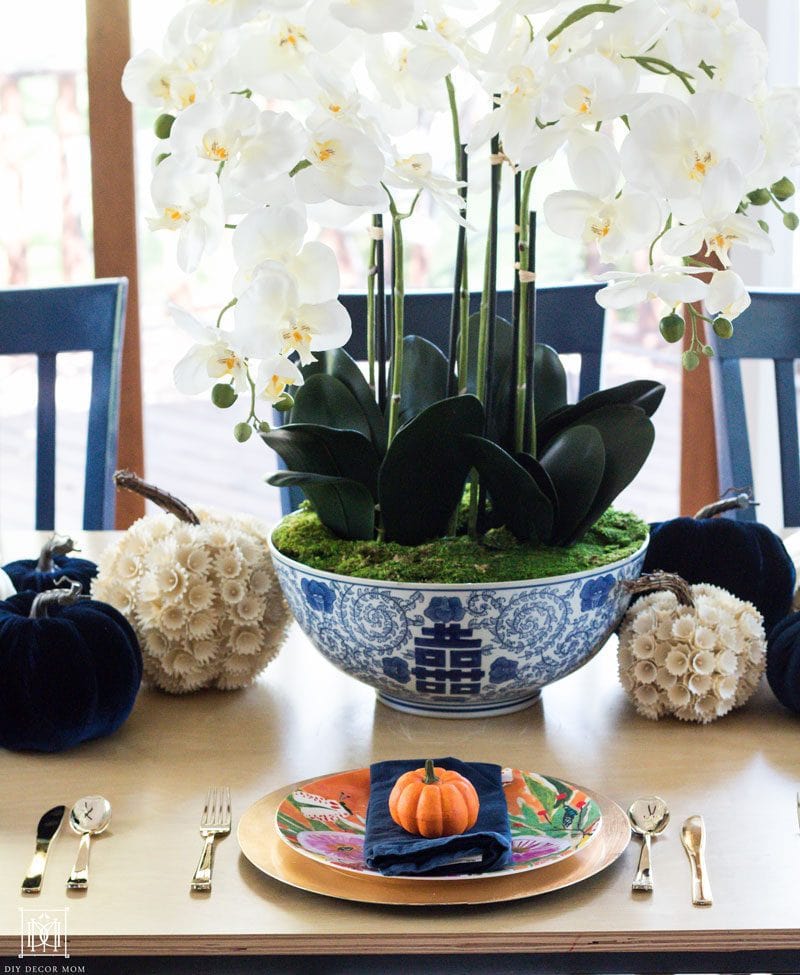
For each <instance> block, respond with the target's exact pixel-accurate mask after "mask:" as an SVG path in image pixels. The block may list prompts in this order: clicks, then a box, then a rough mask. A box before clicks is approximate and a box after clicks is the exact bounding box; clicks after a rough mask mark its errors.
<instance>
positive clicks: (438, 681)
mask: <svg viewBox="0 0 800 975" xmlns="http://www.w3.org/2000/svg"><path fill="white" fill-rule="evenodd" d="M270 549H271V551H272V557H273V560H274V563H275V568H276V571H277V574H278V579H279V581H280V584H281V588H282V589H283V592H284V595H285V596H286V599H287V601H288V603H289V607H290V608H291V610H292V613H293V614H294V616H295V618H296V619H297V622H298V623H299V624H300V626H301V628H302V629H303V631H304V632H305V633H306V635H307V636H308V637H309V638H310V640H311V642H312V643H313V644H314V646H315V647H316V648H317V649H318V650H319V651H320V653H321V654H322V655H323V656H324V657H327V659H328V660H330V662H331V663H332V664H334V665H335V666H337V667H339V668H340V669H341V670H343V671H344V672H345V673H346V674H349V675H350V676H351V677H355V678H356V680H360V681H362V682H363V683H365V684H368V685H369V686H370V687H373V688H374V689H375V691H376V692H377V695H378V698H379V700H381V701H383V703H384V704H387V705H389V707H392V708H396V709H397V710H398V711H406V712H408V713H409V714H420V715H429V716H432V717H440V718H470V717H488V716H490V715H495V714H508V713H509V712H511V711H519V710H521V709H522V708H526V707H529V706H530V705H531V704H533V703H534V702H535V701H536V700H537V699H538V697H539V694H540V691H541V688H543V687H545V686H546V685H547V684H552V683H553V682H554V681H557V680H560V679H561V678H562V677H565V676H566V675H567V674H570V673H572V671H574V670H577V669H578V668H579V667H581V666H583V664H585V663H586V662H587V661H588V660H590V659H591V658H592V657H593V656H594V655H595V654H596V653H597V651H598V650H599V649H600V648H601V647H602V646H603V644H604V643H605V642H606V640H607V639H608V638H609V636H610V635H611V634H612V633H613V631H614V630H615V629H616V628H617V626H618V625H619V623H620V621H621V619H622V617H623V615H624V613H625V610H626V608H627V606H628V602H629V601H630V596H629V595H628V593H627V592H626V591H625V590H624V588H623V587H622V586H620V585H619V583H620V582H622V581H623V580H625V579H635V578H637V577H638V576H639V574H640V573H641V569H642V563H643V562H644V556H645V552H646V550H647V542H646V541H645V543H644V544H643V545H642V547H641V548H640V549H639V550H638V551H637V552H635V553H634V554H633V555H630V556H628V557H627V558H625V559H622V560H621V561H619V562H614V563H612V564H610V565H606V566H603V567H602V568H600V569H590V570H585V571H583V572H575V573H572V574H571V575H565V576H555V577H553V578H549V579H534V580H531V581H526V582H497V583H493V584H491V585H487V584H483V583H472V584H464V585H457V584H447V585H445V584H442V585H435V584H427V583H407V582H386V581H380V580H373V579H357V578H353V577H351V576H341V575H336V574H335V573H333V572H324V571H322V570H320V569H311V568H309V567H308V566H305V565H302V564H301V563H300V562H295V561H294V560H293V559H290V558H287V557H286V556H285V555H283V554H281V553H280V552H279V551H278V550H277V549H276V548H275V546H274V545H273V544H272V543H270Z"/></svg>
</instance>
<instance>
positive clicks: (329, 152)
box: [314, 139, 336, 163]
mask: <svg viewBox="0 0 800 975" xmlns="http://www.w3.org/2000/svg"><path fill="white" fill-rule="evenodd" d="M314 155H315V156H316V157H317V159H318V161H319V162H321V163H326V162H328V160H329V159H332V158H333V157H334V156H335V155H336V145H335V143H334V141H333V140H332V139H328V140H327V141H326V142H317V143H316V144H315V146H314Z"/></svg>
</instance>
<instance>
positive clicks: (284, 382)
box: [264, 373, 289, 400]
mask: <svg viewBox="0 0 800 975" xmlns="http://www.w3.org/2000/svg"><path fill="white" fill-rule="evenodd" d="M288 385H289V380H288V379H286V378H284V377H283V376H279V375H278V374H277V373H273V374H272V375H271V376H270V377H269V379H268V380H267V385H266V386H265V387H264V395H265V396H266V397H267V398H268V399H273V400H276V399H280V398H281V396H283V394H284V392H285V390H286V387H287V386H288Z"/></svg>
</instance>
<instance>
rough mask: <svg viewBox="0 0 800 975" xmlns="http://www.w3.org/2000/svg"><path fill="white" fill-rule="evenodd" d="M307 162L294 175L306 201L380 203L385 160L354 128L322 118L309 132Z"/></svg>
mask: <svg viewBox="0 0 800 975" xmlns="http://www.w3.org/2000/svg"><path fill="white" fill-rule="evenodd" d="M307 161H308V162H309V163H310V165H309V166H308V167H307V168H305V169H302V170H301V171H300V172H298V173H297V175H296V176H295V177H294V179H295V183H296V184H297V193H298V195H299V197H300V199H301V200H305V201H306V202H307V203H321V202H322V201H323V200H328V199H330V200H336V201H337V202H338V203H349V204H355V205H356V206H378V207H381V206H383V205H384V203H385V200H384V195H383V191H382V190H381V188H380V181H381V178H382V177H383V171H384V168H385V162H384V158H383V154H382V153H381V151H380V149H379V148H378V147H377V146H376V145H375V143H374V142H373V141H372V140H371V139H370V138H369V137H368V136H366V135H364V134H363V133H362V132H359V131H358V130H357V129H353V128H350V127H349V126H346V125H340V124H338V123H337V122H333V121H331V122H325V123H324V124H323V125H321V126H320V127H319V128H318V129H316V130H315V131H313V132H312V133H311V139H310V143H309V145H308V149H307Z"/></svg>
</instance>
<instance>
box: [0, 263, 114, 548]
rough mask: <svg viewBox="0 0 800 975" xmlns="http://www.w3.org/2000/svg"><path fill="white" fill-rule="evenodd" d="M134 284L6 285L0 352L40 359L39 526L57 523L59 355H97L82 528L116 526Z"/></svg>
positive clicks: (0, 297)
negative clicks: (125, 344) (126, 340)
mask: <svg viewBox="0 0 800 975" xmlns="http://www.w3.org/2000/svg"><path fill="white" fill-rule="evenodd" d="M127 288H128V282H127V279H125V278H109V279H106V280H101V281H93V282H91V283H89V284H83V285H61V286H58V287H52V288H7V289H4V290H2V291H0V355H28V354H34V355H36V356H37V357H38V374H39V401H38V406H37V453H36V528H37V529H40V530H45V531H50V530H52V529H53V528H54V527H55V435H56V403H55V380H56V355H57V353H59V352H85V351H89V352H91V353H92V388H91V400H90V406H89V428H88V435H87V451H86V468H85V488H84V508H83V527H84V529H86V530H98V529H110V528H113V527H114V496H115V491H114V486H113V475H114V468H115V466H116V458H117V430H118V425H119V385H120V370H121V357H122V339H123V334H124V327H125V306H126V298H127Z"/></svg>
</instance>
